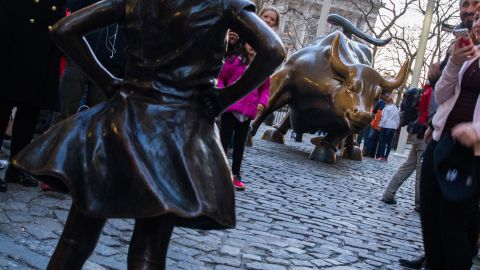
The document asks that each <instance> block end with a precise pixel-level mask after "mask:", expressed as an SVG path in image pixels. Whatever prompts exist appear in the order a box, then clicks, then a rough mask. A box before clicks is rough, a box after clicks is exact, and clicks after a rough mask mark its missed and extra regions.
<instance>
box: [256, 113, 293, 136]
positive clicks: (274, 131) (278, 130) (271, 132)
mask: <svg viewBox="0 0 480 270" xmlns="http://www.w3.org/2000/svg"><path fill="white" fill-rule="evenodd" d="M291 126H292V125H291V124H290V111H288V112H287V114H286V115H285V117H283V119H282V121H280V124H278V125H275V126H274V127H273V128H269V129H267V130H266V131H265V132H264V133H263V136H262V140H265V141H270V142H274V143H279V144H285V138H284V137H285V134H286V133H287V131H288V130H289V129H290V127H291Z"/></svg>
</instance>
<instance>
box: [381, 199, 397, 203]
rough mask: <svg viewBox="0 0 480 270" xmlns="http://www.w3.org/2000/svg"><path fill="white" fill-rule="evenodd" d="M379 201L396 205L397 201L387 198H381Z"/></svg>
mask: <svg viewBox="0 0 480 270" xmlns="http://www.w3.org/2000/svg"><path fill="white" fill-rule="evenodd" d="M380 201H382V202H384V203H386V204H397V200H395V199H393V198H392V199H387V198H382V199H380Z"/></svg>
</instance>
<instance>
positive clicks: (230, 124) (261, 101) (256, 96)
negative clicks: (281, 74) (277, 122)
mask: <svg viewBox="0 0 480 270" xmlns="http://www.w3.org/2000/svg"><path fill="white" fill-rule="evenodd" d="M254 56H255V51H254V50H253V49H252V47H250V45H248V44H247V43H245V44H244V46H243V50H242V51H241V52H240V54H239V55H235V56H232V57H230V58H228V59H226V60H225V64H224V65H223V68H222V70H221V71H220V74H219V76H218V81H217V87H218V88H224V87H226V86H228V85H230V84H232V83H234V82H236V81H237V80H238V79H239V78H240V77H241V76H242V75H243V73H245V70H246V69H247V67H248V65H249V64H250V62H251V61H252V59H253V57H254ZM220 91H221V89H220ZM269 94H270V79H267V80H266V81H265V82H263V83H262V84H261V85H260V86H259V87H258V88H257V89H255V90H254V91H252V92H251V93H250V94H248V95H247V96H245V97H243V98H242V99H241V100H239V101H238V102H237V103H235V104H233V105H231V106H230V107H228V108H227V110H226V111H225V112H224V113H223V114H222V116H221V121H220V139H221V141H222V146H223V149H224V150H225V153H226V152H227V150H228V145H229V143H230V141H231V140H232V136H233V154H232V174H233V184H234V186H235V188H237V189H239V190H244V189H245V184H244V183H243V182H242V180H241V176H240V167H241V166H242V160H243V152H244V151H245V144H246V141H247V137H248V133H249V131H250V122H251V121H252V119H255V116H256V115H257V112H258V111H259V110H263V108H264V107H265V106H266V105H267V103H268V96H269Z"/></svg>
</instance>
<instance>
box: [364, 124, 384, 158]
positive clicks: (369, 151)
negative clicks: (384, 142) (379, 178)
mask: <svg viewBox="0 0 480 270" xmlns="http://www.w3.org/2000/svg"><path fill="white" fill-rule="evenodd" d="M379 135H380V131H378V130H376V129H374V128H370V130H369V132H368V137H367V139H366V140H365V144H364V146H363V149H364V151H363V152H364V155H365V156H370V157H375V153H376V152H377V146H378V138H379Z"/></svg>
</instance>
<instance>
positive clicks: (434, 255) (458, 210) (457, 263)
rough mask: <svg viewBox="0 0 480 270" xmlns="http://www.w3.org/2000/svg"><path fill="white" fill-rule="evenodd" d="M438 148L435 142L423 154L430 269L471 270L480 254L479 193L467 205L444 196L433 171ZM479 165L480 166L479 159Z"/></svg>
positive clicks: (423, 216) (422, 191)
mask: <svg viewBox="0 0 480 270" xmlns="http://www.w3.org/2000/svg"><path fill="white" fill-rule="evenodd" d="M436 145H437V143H436V142H435V141H433V140H432V141H431V142H430V143H429V144H428V146H427V149H426V150H425V153H424V154H423V164H422V173H421V179H420V205H421V206H422V211H421V215H420V217H421V222H422V230H423V245H424V248H425V256H426V259H427V265H428V269H432V270H438V269H445V270H464V269H465V270H467V269H468V270H469V269H470V267H471V266H472V259H473V257H474V256H475V255H476V251H477V248H476V242H477V236H478V231H479V230H478V229H479V228H478V226H479V222H478V218H479V212H478V203H479V192H478V190H477V192H476V193H475V194H474V195H473V196H472V197H471V198H470V199H468V200H466V201H463V202H450V201H447V200H446V199H445V198H444V197H443V196H442V193H441V191H440V187H439V185H438V182H437V178H436V175H435V172H434V167H433V156H434V155H433V154H434V150H435V147H436ZM476 162H477V164H478V165H480V162H479V158H478V157H476ZM478 165H477V168H479V167H478ZM478 180H479V178H478V176H477V181H478Z"/></svg>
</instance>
